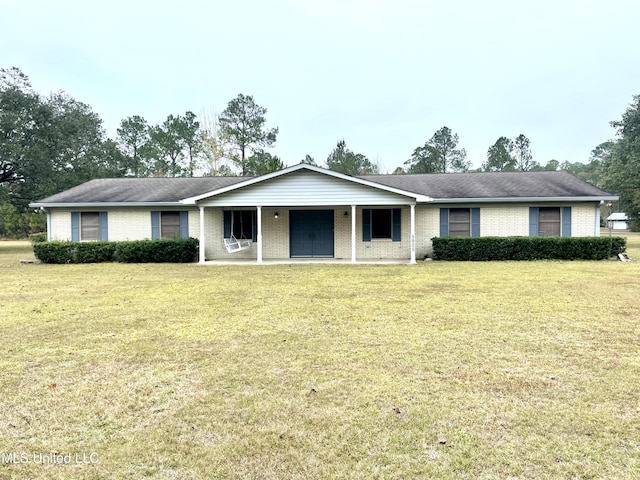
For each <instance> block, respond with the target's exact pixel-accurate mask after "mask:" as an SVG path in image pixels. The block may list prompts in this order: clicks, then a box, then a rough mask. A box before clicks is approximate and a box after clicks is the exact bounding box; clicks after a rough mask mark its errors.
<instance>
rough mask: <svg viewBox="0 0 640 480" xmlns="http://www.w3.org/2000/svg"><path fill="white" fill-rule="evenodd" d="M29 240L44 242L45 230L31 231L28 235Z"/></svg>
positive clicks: (33, 242) (45, 239) (45, 237)
mask: <svg viewBox="0 0 640 480" xmlns="http://www.w3.org/2000/svg"><path fill="white" fill-rule="evenodd" d="M29 240H31V243H32V244H35V243H40V242H46V241H47V232H40V233H32V234H31V235H29Z"/></svg>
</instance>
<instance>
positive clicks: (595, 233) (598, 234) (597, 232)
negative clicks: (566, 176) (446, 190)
mask: <svg viewBox="0 0 640 480" xmlns="http://www.w3.org/2000/svg"><path fill="white" fill-rule="evenodd" d="M47 218H49V217H48V216H47ZM593 234H594V235H595V236H596V237H599V236H600V205H599V204H597V203H596V229H595V231H594V232H593Z"/></svg>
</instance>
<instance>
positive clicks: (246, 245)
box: [223, 212, 251, 253]
mask: <svg viewBox="0 0 640 480" xmlns="http://www.w3.org/2000/svg"><path fill="white" fill-rule="evenodd" d="M230 216H231V225H230V227H231V228H230V229H229V232H230V235H229V238H224V239H223V240H224V248H226V249H227V252H229V253H236V252H241V251H243V250H248V249H250V248H251V240H238V239H237V238H236V237H235V235H234V234H233V217H234V214H233V212H231V215H230ZM243 236H244V228H243V223H242V221H241V222H240V237H243Z"/></svg>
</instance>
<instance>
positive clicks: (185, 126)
mask: <svg viewBox="0 0 640 480" xmlns="http://www.w3.org/2000/svg"><path fill="white" fill-rule="evenodd" d="M150 137H151V143H152V146H153V150H154V152H155V157H156V165H155V174H156V175H167V176H169V177H177V176H183V175H186V176H191V177H192V176H193V172H194V171H195V169H196V168H197V156H198V155H199V154H200V153H201V152H202V149H203V144H202V142H203V139H202V136H201V135H200V123H199V122H198V120H197V119H196V116H195V114H194V113H193V112H186V113H185V115H184V116H181V115H176V116H174V115H169V116H168V117H167V119H166V120H165V121H164V122H163V123H162V125H157V126H155V127H153V128H151V130H150Z"/></svg>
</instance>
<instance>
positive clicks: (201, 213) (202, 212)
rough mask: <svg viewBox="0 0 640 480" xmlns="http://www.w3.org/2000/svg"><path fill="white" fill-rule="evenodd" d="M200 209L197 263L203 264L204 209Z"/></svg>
mask: <svg viewBox="0 0 640 480" xmlns="http://www.w3.org/2000/svg"><path fill="white" fill-rule="evenodd" d="M199 208H200V239H199V248H198V250H199V251H198V263H204V247H205V239H204V207H199Z"/></svg>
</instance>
